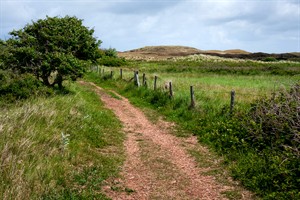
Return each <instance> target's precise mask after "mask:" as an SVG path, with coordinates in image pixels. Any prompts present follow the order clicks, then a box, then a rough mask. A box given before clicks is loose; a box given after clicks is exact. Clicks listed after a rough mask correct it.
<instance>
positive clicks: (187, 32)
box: [0, 0, 300, 53]
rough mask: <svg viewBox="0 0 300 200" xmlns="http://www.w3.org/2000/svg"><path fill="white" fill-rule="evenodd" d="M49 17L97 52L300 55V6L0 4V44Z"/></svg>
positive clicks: (229, 2)
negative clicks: (97, 46) (84, 33)
mask: <svg viewBox="0 0 300 200" xmlns="http://www.w3.org/2000/svg"><path fill="white" fill-rule="evenodd" d="M46 15H48V16H61V17H64V16H65V15H70V16H76V17H78V18H80V19H83V20H84V25H85V26H87V27H89V28H94V29H95V37H97V38H98V39H100V40H102V41H103V43H102V45H101V47H102V48H109V47H112V48H116V49H117V50H119V51H126V50H130V49H135V48H140V47H143V46H153V45H183V46H191V47H195V48H198V49H202V50H210V49H219V50H226V49H244V50H247V51H250V52H261V51H263V52H269V53H280V52H295V51H297V52H300V0H39V1H37V0H0V29H1V30H0V38H1V39H7V38H8V37H9V35H8V33H9V32H10V31H12V30H13V29H20V28H22V27H24V26H25V25H26V24H27V23H30V22H31V21H32V20H33V21H36V20H37V19H41V18H45V17H46Z"/></svg>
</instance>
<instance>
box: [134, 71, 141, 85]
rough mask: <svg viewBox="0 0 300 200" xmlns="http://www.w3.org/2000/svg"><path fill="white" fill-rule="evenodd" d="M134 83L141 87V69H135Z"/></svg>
mask: <svg viewBox="0 0 300 200" xmlns="http://www.w3.org/2000/svg"><path fill="white" fill-rule="evenodd" d="M133 80H134V84H135V85H136V86H138V87H140V80H139V71H134V79H133Z"/></svg>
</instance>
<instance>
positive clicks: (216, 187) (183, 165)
mask: <svg viewBox="0 0 300 200" xmlns="http://www.w3.org/2000/svg"><path fill="white" fill-rule="evenodd" d="M81 84H90V85H93V86H94V88H95V92H96V93H97V94H98V95H99V97H100V98H101V100H102V101H103V102H104V104H105V106H106V107H107V108H109V109H111V110H112V111H113V112H114V113H115V115H116V116H117V117H118V118H119V119H120V121H121V122H122V123H123V126H124V128H123V129H124V132H125V133H126V136H127V140H126V141H125V144H124V145H125V150H126V156H127V157H126V161H125V163H124V166H123V168H122V170H121V176H122V178H121V179H120V180H113V181H111V183H109V184H110V185H109V186H107V187H105V188H104V192H105V193H106V194H107V195H108V196H109V197H110V198H112V199H138V200H143V199H166V200H167V199H180V200H181V199H187V200H193V199H201V200H205V199H210V200H212V199H218V200H219V199H226V198H225V197H224V196H222V194H221V192H223V191H226V190H227V189H228V186H222V185H220V184H219V183H217V182H216V181H215V178H214V177H213V176H207V175H202V174H201V170H202V169H201V168H199V167H197V164H196V162H195V161H194V159H193V158H192V157H191V156H190V155H189V154H188V153H187V147H188V146H190V145H195V144H197V139H196V138H195V137H191V138H188V139H182V138H178V137H176V136H174V135H171V134H170V133H169V131H170V130H171V127H172V124H171V123H168V122H164V121H160V122H158V123H156V124H154V123H152V122H150V121H149V120H148V119H147V117H146V116H145V114H144V113H143V112H142V111H141V110H139V109H137V108H135V107H134V106H133V105H131V104H130V102H129V101H128V100H127V99H126V98H124V97H121V96H120V99H117V98H113V97H111V96H110V95H108V94H107V93H105V91H104V90H103V89H101V88H100V87H98V86H96V85H95V84H94V83H85V82H81ZM113 188H114V189H113ZM118 188H123V189H118Z"/></svg>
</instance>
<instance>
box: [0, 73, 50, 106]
mask: <svg viewBox="0 0 300 200" xmlns="http://www.w3.org/2000/svg"><path fill="white" fill-rule="evenodd" d="M52 92H53V91H52V90H51V89H50V88H47V87H45V86H44V85H43V84H42V82H41V81H39V80H37V79H36V77H34V76H33V75H31V74H22V75H15V74H12V72H9V71H2V70H0V99H1V100H2V101H3V102H7V103H9V102H15V101H16V100H20V99H27V98H29V97H31V96H34V95H50V94H51V93H52Z"/></svg>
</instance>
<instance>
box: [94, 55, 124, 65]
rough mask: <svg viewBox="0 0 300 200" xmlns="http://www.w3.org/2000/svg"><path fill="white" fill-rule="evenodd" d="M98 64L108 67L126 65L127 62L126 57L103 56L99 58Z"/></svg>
mask: <svg viewBox="0 0 300 200" xmlns="http://www.w3.org/2000/svg"><path fill="white" fill-rule="evenodd" d="M98 64H99V65H104V66H107V67H120V66H124V65H126V64H127V62H126V60H125V59H124V58H118V57H111V56H103V57H102V58H100V59H98Z"/></svg>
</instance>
